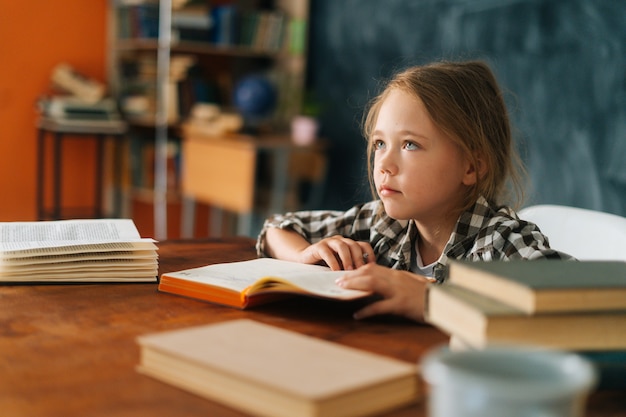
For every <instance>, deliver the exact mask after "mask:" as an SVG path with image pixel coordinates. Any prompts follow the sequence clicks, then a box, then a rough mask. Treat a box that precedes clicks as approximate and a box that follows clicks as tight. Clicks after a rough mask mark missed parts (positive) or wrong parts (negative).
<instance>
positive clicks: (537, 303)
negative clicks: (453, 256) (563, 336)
mask: <svg viewBox="0 0 626 417" xmlns="http://www.w3.org/2000/svg"><path fill="white" fill-rule="evenodd" d="M449 282H450V283H451V284H455V285H458V286H462V287H466V288H469V289H470V290H472V291H476V292H479V293H481V294H483V295H486V296H488V297H491V298H494V299H496V300H498V301H501V302H503V303H505V304H509V305H511V306H513V307H515V308H517V309H520V310H522V311H523V312H525V313H527V314H532V313H539V312H572V311H609V310H620V309H622V310H625V309H626V262H623V261H564V260H535V261H527V260H523V261H522V260H520V261H492V262H464V261H452V262H451V263H450V271H449Z"/></svg>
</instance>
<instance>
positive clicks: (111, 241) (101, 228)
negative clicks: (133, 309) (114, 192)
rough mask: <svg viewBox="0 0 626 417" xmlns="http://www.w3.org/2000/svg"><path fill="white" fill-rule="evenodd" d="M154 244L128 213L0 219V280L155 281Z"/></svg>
mask: <svg viewBox="0 0 626 417" xmlns="http://www.w3.org/2000/svg"><path fill="white" fill-rule="evenodd" d="M157 275H158V261H157V247H156V245H155V242H154V240H152V239H145V238H141V237H140V235H139V232H138V231H137V228H136V227H135V224H134V223H133V221H132V220H129V219H87V220H57V221H40V222H0V282H16V283H19V282H86V281H87V282H89V281H91V282H112V281H121V282H128V281H132V282H140V281H149V282H156V278H157Z"/></svg>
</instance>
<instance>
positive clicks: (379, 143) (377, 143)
mask: <svg viewBox="0 0 626 417" xmlns="http://www.w3.org/2000/svg"><path fill="white" fill-rule="evenodd" d="M372 147H373V148H374V150H378V149H382V148H384V147H385V142H383V141H382V140H378V139H375V140H374V142H372Z"/></svg>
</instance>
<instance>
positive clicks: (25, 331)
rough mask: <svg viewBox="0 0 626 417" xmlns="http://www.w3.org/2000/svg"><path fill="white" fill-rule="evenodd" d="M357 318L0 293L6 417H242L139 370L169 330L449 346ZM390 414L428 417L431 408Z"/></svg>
mask: <svg viewBox="0 0 626 417" xmlns="http://www.w3.org/2000/svg"><path fill="white" fill-rule="evenodd" d="M159 246H160V251H159V253H160V271H161V272H167V271H172V270H178V269H183V268H190V267H194V266H201V265H204V264H208V263H215V262H227V261H237V260H244V259H250V258H253V257H254V255H255V254H254V249H253V241H252V240H250V239H247V238H230V239H226V240H212V241H202V242H200V241H198V242H183V241H181V242H163V243H160V244H159ZM353 309H354V305H351V304H350V303H348V304H341V303H332V302H326V301H321V300H313V299H307V298H297V299H292V300H286V301H284V302H279V303H275V304H273V305H268V306H266V307H262V308H258V309H255V310H251V311H240V310H236V309H232V308H228V307H220V306H216V305H212V304H208V303H204V302H199V301H195V300H191V299H186V298H183V297H178V296H175V295H170V294H163V293H158V292H157V289H156V284H90V285H23V286H0V415H2V416H6V417H16V416H18V417H21V416H25V417H30V416H37V417H57V416H58V417H73V416H77V417H78V416H80V417H86V416H89V417H100V416H102V417H111V416H115V417H119V416H124V417H135V416H137V417H145V416H151V417H159V416H164V417H165V416H167V417H171V416H176V417H186V416H188V417H193V416H202V417H206V416H211V417H215V416H218V417H219V416H226V417H240V416H242V415H243V414H241V413H239V412H237V411H235V410H232V409H229V408H226V407H224V406H222V405H220V404H218V403H214V402H212V401H209V400H206V399H203V398H200V397H197V396H194V395H192V394H189V393H187V392H185V391H182V390H179V389H177V388H174V387H172V386H169V385H166V384H163V383H161V382H159V381H156V380H153V379H151V378H149V377H146V376H143V375H140V374H138V373H137V372H136V371H135V369H134V367H135V366H136V365H137V363H138V360H139V349H138V346H137V344H136V342H135V338H136V337H137V336H139V335H142V334H145V333H150V332H154V331H161V330H166V329H175V328H182V327H187V326H191V325H199V324H205V323H212V322H219V321H223V320H230V319H237V318H244V317H246V318H251V319H253V320H258V321H261V322H264V323H268V324H271V325H274V326H278V327H282V328H286V329H290V330H293V331H298V332H301V333H304V334H309V335H313V336H316V337H319V338H322V339H327V340H332V341H335V342H337V343H341V344H344V345H348V346H353V347H357V348H360V349H364V350H367V351H371V352H376V353H379V354H383V355H388V356H391V357H395V358H399V359H402V360H406V361H409V362H416V361H418V360H419V359H420V357H421V356H422V354H423V353H424V352H425V351H426V350H428V349H430V348H431V347H433V346H435V345H438V344H440V343H445V342H446V341H447V338H446V337H445V336H444V335H443V334H442V333H440V332H439V331H438V330H437V329H435V328H433V327H430V326H427V325H418V324H415V323H410V322H407V321H403V320H399V319H398V320H395V319H386V320H383V319H379V320H368V321H355V320H353V319H352V318H351V313H352V311H353ZM313 359H314V358H312V360H313ZM387 415H388V416H395V417H409V416H411V417H420V416H425V411H424V401H422V402H420V403H419V404H416V405H413V406H410V407H406V408H403V409H400V410H396V411H394V412H392V413H389V414H387ZM617 415H621V416H624V415H626V396H625V395H624V393H615V392H604V393H599V394H596V395H594V396H592V398H591V401H590V407H589V413H588V414H587V416H588V417H594V416H617Z"/></svg>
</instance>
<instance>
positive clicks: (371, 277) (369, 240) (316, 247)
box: [257, 62, 570, 321]
mask: <svg viewBox="0 0 626 417" xmlns="http://www.w3.org/2000/svg"><path fill="white" fill-rule="evenodd" d="M363 127H364V135H365V137H366V138H367V140H368V151H367V152H368V162H369V163H368V171H369V179H370V184H371V185H372V191H373V193H374V194H375V195H377V196H378V199H375V200H374V201H370V202H368V203H365V204H361V205H358V206H355V207H353V208H351V209H350V210H348V211H346V212H338V211H308V212H296V213H287V214H284V215H275V216H273V217H271V218H270V219H268V220H266V222H265V224H264V226H263V229H262V230H261V233H260V235H259V239H258V242H257V250H258V253H259V255H260V256H270V257H274V258H279V259H285V260H290V261H295V262H303V263H308V264H317V263H325V264H327V265H328V266H329V267H330V268H331V269H333V270H339V269H343V270H346V271H347V272H346V274H345V275H344V276H343V277H342V278H340V279H339V280H338V281H337V284H338V285H340V286H342V287H345V288H351V289H358V290H365V291H372V292H374V293H377V294H378V295H380V300H378V301H375V302H373V303H371V304H369V305H367V306H366V307H364V308H363V309H361V310H360V311H358V312H356V313H355V318H357V319H360V318H365V317H369V316H372V315H376V314H397V315H402V316H405V317H408V318H411V319H414V320H418V321H419V320H423V314H424V301H425V294H426V288H427V284H428V283H429V282H439V283H441V282H443V281H444V280H445V278H446V268H445V265H446V264H447V263H448V260H449V259H466V260H474V261H479V260H488V261H490V260H509V259H539V258H560V259H567V258H570V257H569V256H568V255H566V254H563V253H559V252H557V251H555V250H552V249H550V247H549V245H548V241H547V239H546V237H545V236H544V235H542V233H541V232H540V230H539V229H538V228H537V226H535V225H534V224H532V223H527V222H525V221H522V220H520V219H519V218H518V217H517V215H516V213H515V212H514V211H513V210H512V209H511V208H509V207H507V206H504V205H502V202H503V201H504V199H505V198H506V195H505V194H506V193H505V191H506V189H507V184H508V182H510V185H511V186H512V188H513V190H514V191H515V194H516V196H517V199H518V200H521V196H522V192H521V190H522V184H521V182H520V173H519V172H520V171H521V170H522V167H521V164H520V163H519V158H518V157H517V154H516V153H515V150H514V147H513V144H512V139H511V131H510V126H509V120H508V115H507V111H506V107H505V104H504V100H503V98H502V93H501V92H500V89H499V87H498V85H497V83H496V80H495V77H494V76H493V74H492V72H491V70H490V69H489V67H488V66H487V65H486V64H484V63H482V62H464V63H454V62H441V63H434V64H430V65H425V66H417V67H411V68H408V69H406V70H405V71H403V72H401V73H399V74H397V75H396V76H395V77H394V78H393V79H392V80H391V81H390V82H389V83H388V84H387V86H386V88H385V89H384V91H383V92H382V93H381V94H380V95H379V96H378V97H376V98H375V99H374V100H373V101H372V102H371V103H370V107H369V110H368V112H367V113H366V116H365V119H364V123H363Z"/></svg>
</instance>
